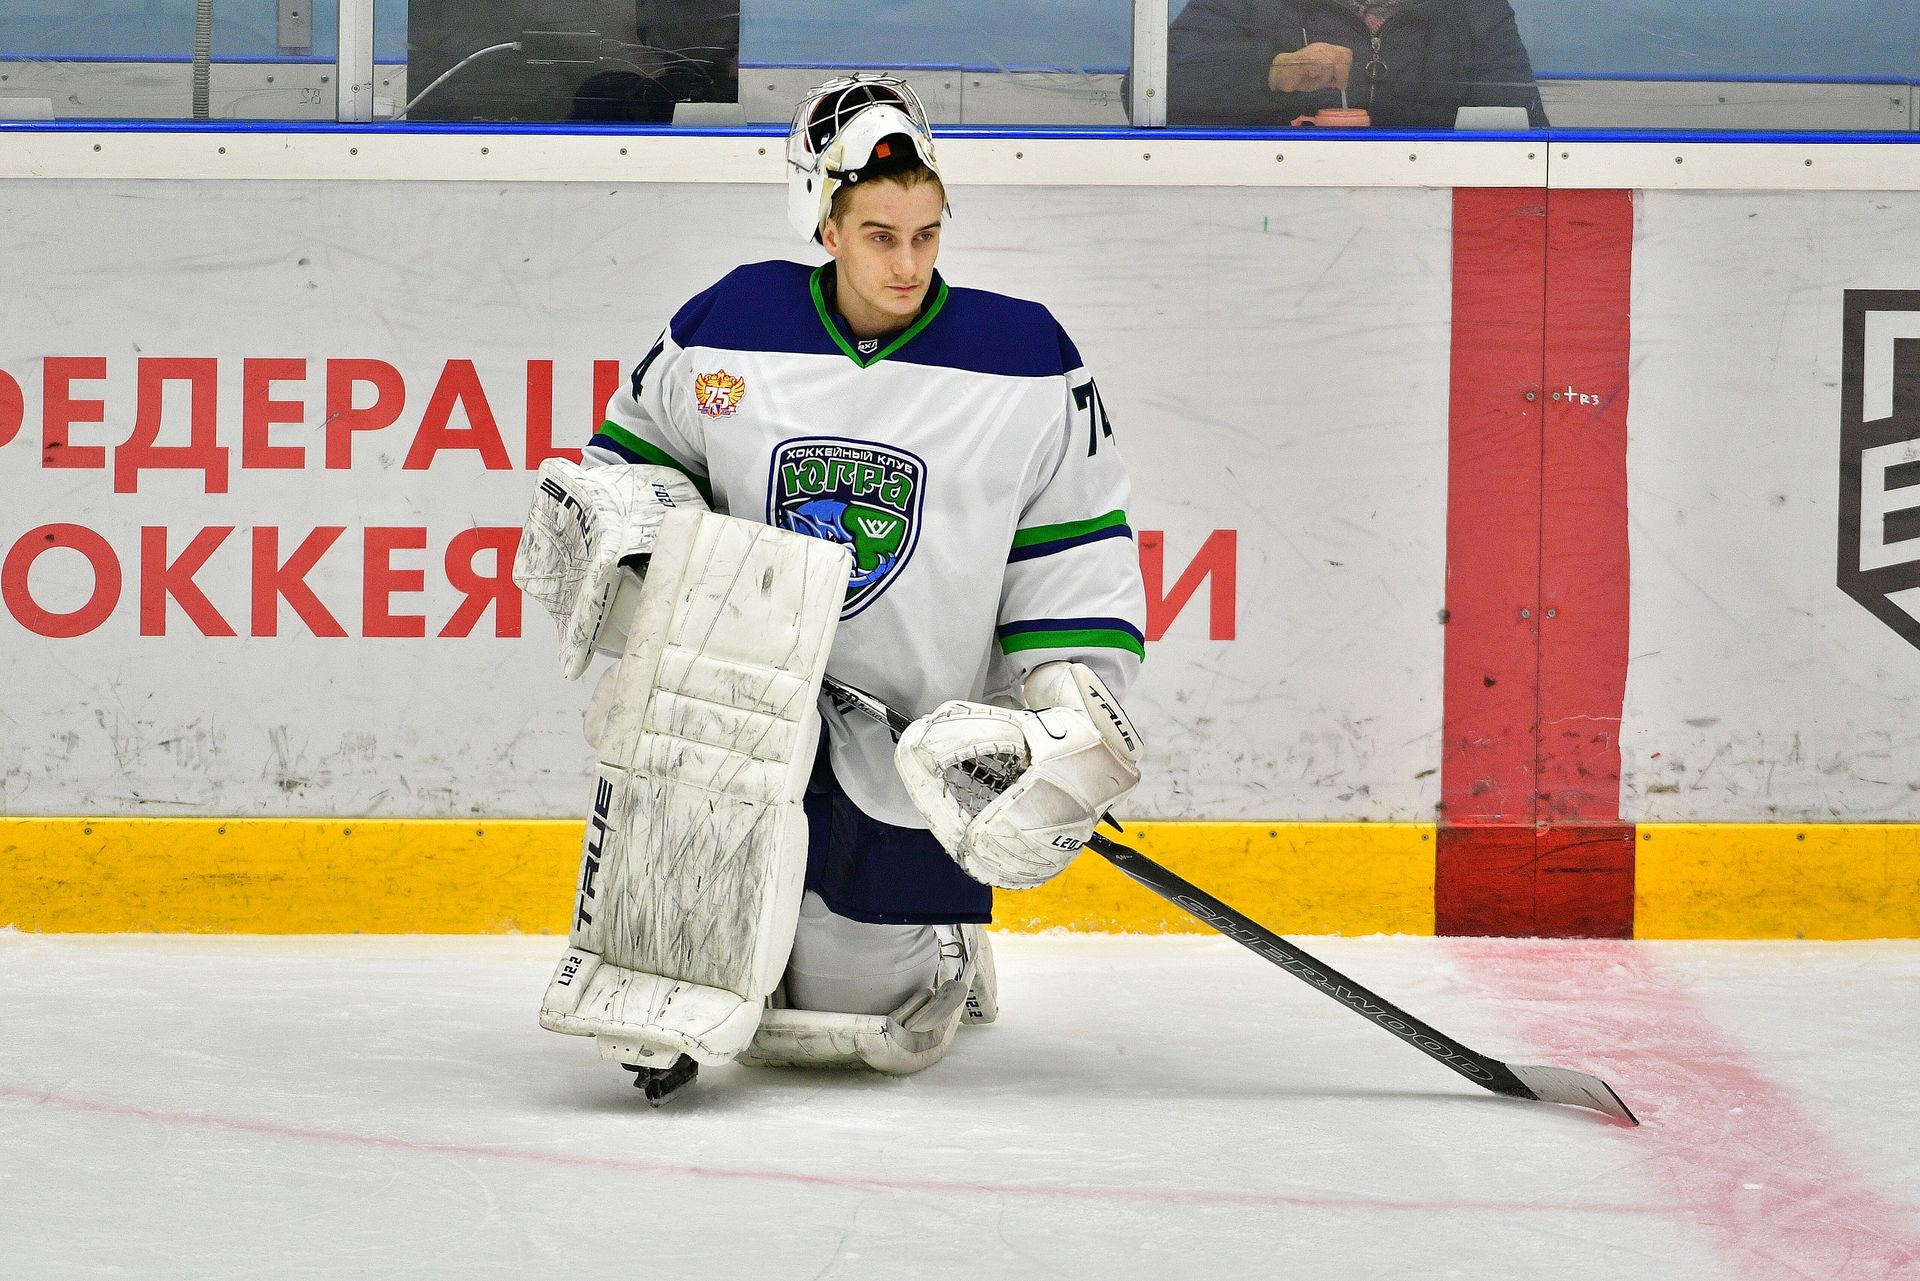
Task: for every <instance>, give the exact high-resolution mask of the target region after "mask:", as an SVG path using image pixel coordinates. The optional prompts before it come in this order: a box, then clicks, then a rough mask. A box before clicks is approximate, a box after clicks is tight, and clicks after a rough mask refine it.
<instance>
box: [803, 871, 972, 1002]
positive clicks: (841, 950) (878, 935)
mask: <svg viewBox="0 0 1920 1281" xmlns="http://www.w3.org/2000/svg"><path fill="white" fill-rule="evenodd" d="M937 929H938V927H937V926H932V925H870V924H868V923H867V922H865V921H856V920H852V919H851V918H849V917H845V916H838V915H836V914H835V913H833V912H832V911H830V910H828V908H827V904H826V901H825V900H824V899H822V898H821V897H820V896H819V895H818V894H815V893H813V892H812V891H811V890H809V891H808V892H807V894H806V896H805V897H804V898H802V899H801V900H800V924H799V927H798V928H797V929H796V930H795V931H794V935H793V952H792V954H791V955H790V956H789V958H788V960H787V973H786V980H785V983H784V985H783V988H782V992H781V995H782V996H783V997H784V1001H783V1002H782V1003H783V1004H785V1005H788V1006H793V1007H797V1008H799V1009H803V1010H825V1011H833V1012H836V1013H842V1014H888V1013H891V1012H892V1011H893V1010H895V1009H898V1008H899V1007H900V1005H901V1004H902V1003H903V1002H905V1001H906V999H907V998H908V997H910V996H912V995H914V994H915V993H916V992H924V991H928V990H930V989H931V988H932V987H933V980H934V974H935V972H936V971H937V970H938V969H939V966H940V938H939V935H938V934H937V933H936V930H937Z"/></svg>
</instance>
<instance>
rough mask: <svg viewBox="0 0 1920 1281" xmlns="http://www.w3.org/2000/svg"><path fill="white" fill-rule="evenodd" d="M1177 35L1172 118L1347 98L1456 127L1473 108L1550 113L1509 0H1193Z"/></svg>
mask: <svg viewBox="0 0 1920 1281" xmlns="http://www.w3.org/2000/svg"><path fill="white" fill-rule="evenodd" d="M1167 43H1168V79H1169V86H1168V89H1169V96H1168V103H1167V110H1168V120H1169V123H1171V124H1184V125H1284V124H1290V123H1292V121H1293V120H1294V118H1295V117H1297V116H1301V115H1311V114H1312V113H1314V112H1316V111H1318V110H1319V109H1320V108H1322V107H1338V106H1343V105H1346V106H1354V107H1360V108H1363V109H1364V110H1366V111H1367V112H1368V113H1369V114H1370V115H1371V116H1372V117H1373V123H1374V124H1376V125H1390V126H1391V125H1397V126H1402V127H1406V126H1412V127H1425V128H1440V129H1450V128H1452V127H1453V123H1454V115H1455V113H1456V112H1457V111H1458V110H1459V109H1460V108H1461V107H1525V108H1526V109H1527V118H1528V120H1529V121H1530V122H1531V123H1532V125H1533V127H1535V128H1545V127H1546V124H1547V116H1546V112H1545V110H1544V109H1542V107H1541V104H1540V92H1539V89H1538V88H1537V87H1536V86H1535V84H1534V80H1533V66H1532V64H1531V62H1530V61H1529V60H1528V58H1527V49H1526V46H1525V45H1524V44H1522V43H1521V41H1520V28H1519V24H1518V23H1517V22H1516V21H1515V20H1514V16H1513V9H1512V7H1511V6H1510V5H1509V4H1508V3H1507V0H1191V3H1189V4H1188V5H1187V6H1186V8H1185V9H1184V10H1183V11H1182V12H1181V13H1180V15H1179V17H1177V18H1176V19H1174V21H1173V23H1172V25H1171V26H1170V27H1169V28H1168V32H1167ZM1343 89H1344V90H1345V91H1346V101H1345V103H1343V102H1342V101H1341V91H1342V90H1343Z"/></svg>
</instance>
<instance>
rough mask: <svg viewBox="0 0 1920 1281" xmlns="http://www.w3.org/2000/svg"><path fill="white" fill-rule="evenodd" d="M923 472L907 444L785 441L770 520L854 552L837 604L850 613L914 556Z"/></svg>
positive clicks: (770, 498)
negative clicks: (842, 598) (901, 447)
mask: <svg viewBox="0 0 1920 1281" xmlns="http://www.w3.org/2000/svg"><path fill="white" fill-rule="evenodd" d="M926 477H927V465H926V464H925V463H923V462H921V461H920V460H919V459H918V458H916V457H915V456H914V455H912V454H909V453H907V452H905V451H904V450H898V449H889V448H887V447H886V446H884V445H874V444H869V443H866V442H864V441H856V440H836V439H831V438H824V437H818V436H815V437H808V438H806V439H803V440H789V441H784V442H782V443H781V445H780V447H779V448H778V449H776V450H774V451H773V466H772V471H771V474H770V475H769V476H768V478H767V523H768V524H769V525H778V526H779V527H780V528H781V529H791V530H793V531H794V532H795V533H800V534H806V535H808V536H809V537H811V538H824V539H826V540H827V541H828V542H832V543H839V544H840V545H841V546H843V547H845V548H846V549H847V550H848V551H849V552H851V553H852V554H853V566H852V568H851V569H850V570H848V573H847V600H846V604H845V605H844V606H842V608H841V610H840V617H842V618H852V617H853V616H854V615H855V614H857V613H859V612H860V611H861V610H863V609H865V608H866V607H867V606H868V605H870V604H872V603H873V601H874V598H875V597H877V596H879V595H880V593H882V592H884V591H886V590H887V587H888V585H889V584H890V583H892V582H893V580H894V579H895V578H896V577H897V576H898V575H899V573H900V570H901V568H902V567H903V566H905V565H906V563H907V558H908V557H910V556H912V555H913V549H914V545H915V544H916V543H917V542H918V541H919V538H920V503H921V492H922V490H923V489H924V488H925V482H926Z"/></svg>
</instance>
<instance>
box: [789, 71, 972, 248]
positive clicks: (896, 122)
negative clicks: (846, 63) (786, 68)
mask: <svg viewBox="0 0 1920 1281" xmlns="http://www.w3.org/2000/svg"><path fill="white" fill-rule="evenodd" d="M902 139H904V140H905V143H906V145H907V146H910V147H911V148H912V152H913V154H912V155H908V154H906V152H905V150H904V149H903V147H902V145H901V140H902ZM915 158H918V160H919V162H920V163H921V164H923V165H925V166H926V167H927V168H929V169H931V170H933V173H934V176H935V177H938V176H939V174H940V165H939V163H938V162H937V161H936V160H935V159H934V155H933V134H932V132H931V131H930V130H929V129H928V127H927V113H926V112H925V110H923V109H922V108H921V106H920V99H919V98H918V97H917V96H915V94H914V92H913V89H912V87H911V86H909V85H908V84H907V82H906V81H904V80H902V79H900V78H899V77H897V76H887V75H876V74H873V73H871V72H861V73H859V74H857V75H851V76H839V77H836V78H835V79H832V80H829V81H827V82H826V83H825V84H822V85H816V86H815V87H814V88H813V89H811V90H809V91H808V93H807V96H806V97H805V98H802V99H801V100H800V105H799V106H798V107H796V108H794V112H793V123H792V124H791V125H790V126H789V127H788V130H787V219H788V221H789V222H791V223H792V224H793V229H794V230H795V231H797V232H799V233H800V234H801V235H802V236H804V237H806V238H807V239H808V240H818V239H819V238H820V224H821V223H823V222H825V221H826V217H827V210H828V209H829V208H830V207H831V206H832V204H833V193H834V192H835V191H837V190H839V188H840V185H841V184H842V183H853V182H860V181H862V180H863V179H867V178H873V177H878V176H879V175H880V174H883V173H886V172H888V171H890V170H895V169H899V168H902V167H904V166H905V165H907V164H909V163H911V162H912V161H913V160H914V159H915Z"/></svg>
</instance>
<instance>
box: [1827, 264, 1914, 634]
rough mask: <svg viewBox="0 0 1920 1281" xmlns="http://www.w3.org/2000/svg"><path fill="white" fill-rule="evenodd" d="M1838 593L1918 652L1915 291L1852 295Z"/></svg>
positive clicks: (1844, 387)
mask: <svg viewBox="0 0 1920 1281" xmlns="http://www.w3.org/2000/svg"><path fill="white" fill-rule="evenodd" d="M1845 312H1846V319H1845V323H1844V329H1843V346H1842V349H1841V365H1840V579H1839V585H1840V590H1841V591H1843V592H1845V593H1846V594H1847V595H1849V596H1851V597H1853V599H1855V600H1857V601H1859V602H1860V604H1862V605H1864V606H1865V607H1866V608H1867V610H1868V611H1869V612H1871V613H1872V614H1873V616H1874V617H1875V618H1878V619H1879V620H1880V621H1881V622H1883V623H1885V624H1886V625H1887V626H1888V627H1890V628H1892V629H1893V630H1894V631H1895V632H1897V633H1899V635H1900V637H1901V638H1902V639H1903V640H1905V641H1906V642H1907V643H1908V644H1909V645H1912V646H1914V647H1915V648H1916V649H1920V290H1912V289H1849V290H1847V291H1846V308H1845Z"/></svg>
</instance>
